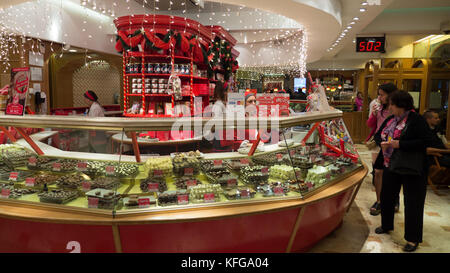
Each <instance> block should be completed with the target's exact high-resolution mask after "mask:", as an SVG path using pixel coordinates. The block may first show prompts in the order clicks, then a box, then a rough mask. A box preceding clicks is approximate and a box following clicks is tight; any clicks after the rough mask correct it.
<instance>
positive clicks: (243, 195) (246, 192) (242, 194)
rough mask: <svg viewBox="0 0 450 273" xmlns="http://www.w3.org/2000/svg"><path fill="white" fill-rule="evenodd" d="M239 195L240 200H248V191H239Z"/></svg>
mask: <svg viewBox="0 0 450 273" xmlns="http://www.w3.org/2000/svg"><path fill="white" fill-rule="evenodd" d="M239 194H240V195H241V198H250V191H249V190H247V189H244V190H240V191H239Z"/></svg>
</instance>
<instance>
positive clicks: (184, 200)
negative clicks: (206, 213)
mask: <svg viewBox="0 0 450 273" xmlns="http://www.w3.org/2000/svg"><path fill="white" fill-rule="evenodd" d="M177 199H178V205H186V204H189V195H187V194H180V195H178V196H177Z"/></svg>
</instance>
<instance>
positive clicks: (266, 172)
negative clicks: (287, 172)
mask: <svg viewBox="0 0 450 273" xmlns="http://www.w3.org/2000/svg"><path fill="white" fill-rule="evenodd" d="M261 172H262V174H268V173H269V168H262V169H261Z"/></svg>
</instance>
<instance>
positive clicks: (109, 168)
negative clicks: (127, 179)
mask: <svg viewBox="0 0 450 273" xmlns="http://www.w3.org/2000/svg"><path fill="white" fill-rule="evenodd" d="M105 170H106V175H114V174H115V167H114V166H106V167H105Z"/></svg>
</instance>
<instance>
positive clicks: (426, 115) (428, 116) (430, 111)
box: [423, 110, 439, 119]
mask: <svg viewBox="0 0 450 273" xmlns="http://www.w3.org/2000/svg"><path fill="white" fill-rule="evenodd" d="M433 114H439V113H438V112H436V111H434V110H427V111H425V112H424V113H423V117H424V118H425V119H430V118H432V115H433Z"/></svg>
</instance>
